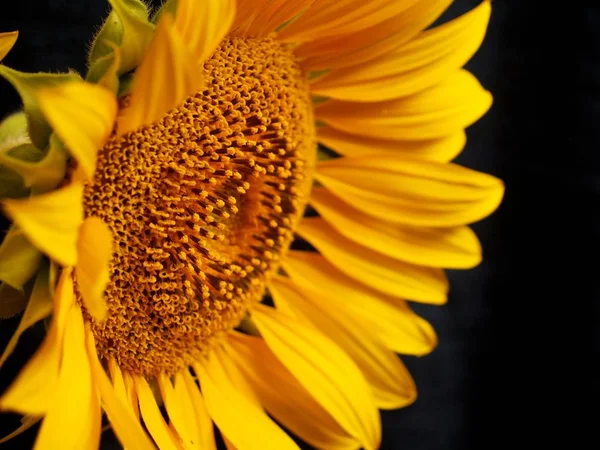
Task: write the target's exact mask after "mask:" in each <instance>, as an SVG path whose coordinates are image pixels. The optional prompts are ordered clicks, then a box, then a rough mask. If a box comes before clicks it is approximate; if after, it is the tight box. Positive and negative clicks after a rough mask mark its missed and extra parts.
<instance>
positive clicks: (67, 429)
mask: <svg viewBox="0 0 600 450" xmlns="http://www.w3.org/2000/svg"><path fill="white" fill-rule="evenodd" d="M56 399H57V401H55V402H54V403H53V404H52V406H51V407H50V408H49V410H48V413H47V414H46V416H45V417H44V420H43V422H42V426H41V427H40V432H39V433H38V437H37V440H36V442H35V446H34V449H35V450H43V449H49V450H50V449H55V448H56V445H57V443H58V442H60V448H61V449H64V450H70V449H72V450H81V449H83V448H98V446H99V445H100V420H101V419H100V404H99V402H98V398H97V394H96V390H95V389H94V388H93V385H92V373H91V370H90V364H89V361H88V357H87V354H86V348H85V335H84V329H83V316H82V314H81V309H80V308H79V306H77V305H73V307H72V308H71V310H70V311H69V314H68V317H67V321H66V329H65V338H64V348H63V353H62V362H61V368H60V378H59V381H58V385H57V388H56Z"/></svg>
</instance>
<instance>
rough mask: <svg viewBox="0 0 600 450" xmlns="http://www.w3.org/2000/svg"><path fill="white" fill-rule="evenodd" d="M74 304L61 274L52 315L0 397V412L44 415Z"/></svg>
mask: <svg viewBox="0 0 600 450" xmlns="http://www.w3.org/2000/svg"><path fill="white" fill-rule="evenodd" d="M74 302H75V295H74V292H73V279H72V277H71V273H70V271H69V270H68V269H67V270H65V271H63V273H62V275H61V278H60V281H59V283H58V287H57V289H56V293H55V295H54V314H53V319H52V322H51V324H50V329H49V330H48V334H47V335H46V338H45V339H44V341H43V342H42V345H41V346H40V348H39V349H38V350H37V351H36V353H35V354H34V355H33V357H31V359H30V360H29V361H28V362H27V364H26V365H25V367H24V368H23V369H21V371H20V372H19V375H18V376H17V378H16V379H15V381H13V383H12V385H11V386H10V387H9V388H8V389H7V390H6V392H5V393H4V394H3V396H2V397H1V398H0V409H2V410H9V411H15V412H20V413H22V414H31V415H43V414H46V413H47V412H48V411H49V410H50V408H51V407H52V406H53V404H54V403H55V401H56V389H57V386H58V384H59V367H60V362H61V358H62V348H63V336H64V333H65V328H66V322H67V317H68V315H69V313H70V311H71V308H72V307H73V304H74Z"/></svg>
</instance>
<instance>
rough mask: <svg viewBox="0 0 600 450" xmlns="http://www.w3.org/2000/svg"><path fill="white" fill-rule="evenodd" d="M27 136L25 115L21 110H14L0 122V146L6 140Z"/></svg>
mask: <svg viewBox="0 0 600 450" xmlns="http://www.w3.org/2000/svg"><path fill="white" fill-rule="evenodd" d="M24 136H27V115H26V114H25V113H24V112H23V111H18V112H15V113H13V114H11V115H9V116H7V117H6V118H5V119H4V120H3V121H2V122H0V147H5V145H3V144H4V143H5V142H6V141H12V140H15V139H19V138H22V137H24Z"/></svg>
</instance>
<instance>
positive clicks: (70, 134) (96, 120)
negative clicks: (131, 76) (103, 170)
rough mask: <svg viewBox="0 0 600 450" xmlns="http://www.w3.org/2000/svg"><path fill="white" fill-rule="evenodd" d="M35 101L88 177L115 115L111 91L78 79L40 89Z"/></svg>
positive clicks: (108, 133)
mask: <svg viewBox="0 0 600 450" xmlns="http://www.w3.org/2000/svg"><path fill="white" fill-rule="evenodd" d="M38 102H39V104H40V107H41V108H42V112H43V113H44V115H45V116H46V118H47V119H48V122H50V124H51V125H52V128H53V129H54V131H55V132H56V133H57V134H58V136H59V137H60V138H61V140H62V141H63V142H64V143H65V145H66V146H67V148H68V150H69V152H70V153H71V154H72V155H73V157H74V158H75V159H76V160H77V162H78V163H79V164H80V165H81V167H82V168H83V170H84V172H85V174H86V175H87V177H88V178H91V177H92V176H93V175H94V171H95V170H96V155H97V153H98V150H99V149H100V148H102V146H103V145H104V143H105V142H106V140H107V139H108V136H109V135H110V133H111V131H112V129H113V125H114V121H115V117H116V115H117V99H116V97H115V96H114V94H113V93H112V92H111V91H109V90H108V89H106V88H104V87H102V86H99V85H97V84H90V83H86V82H83V81H81V82H72V83H65V84H62V85H59V86H56V87H53V88H46V89H40V90H39V92H38Z"/></svg>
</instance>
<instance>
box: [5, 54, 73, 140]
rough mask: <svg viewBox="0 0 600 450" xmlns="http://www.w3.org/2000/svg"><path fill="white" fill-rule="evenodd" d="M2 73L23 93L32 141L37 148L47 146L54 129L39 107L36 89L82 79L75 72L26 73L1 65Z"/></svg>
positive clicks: (22, 97)
mask: <svg viewBox="0 0 600 450" xmlns="http://www.w3.org/2000/svg"><path fill="white" fill-rule="evenodd" d="M0 75H1V76H3V77H4V78H6V79H7V80H8V81H9V82H10V84H12V85H13V86H14V88H15V89H16V90H17V91H18V92H19V94H20V95H21V99H22V100H23V106H24V110H25V113H26V114H27V123H28V128H29V137H30V138H31V142H33V144H34V145H35V146H36V147H37V148H42V149H43V148H46V146H47V145H48V139H49V138H50V134H51V133H52V129H51V127H50V125H49V124H48V122H47V121H46V119H45V117H44V115H43V114H42V111H41V110H40V108H39V105H38V102H37V99H36V91H37V90H38V89H40V88H44V87H50V86H56V85H58V84H61V83H66V82H69V81H75V80H78V79H80V77H79V76H78V75H77V74H74V73H59V74H53V73H24V72H19V71H18V70H13V69H9V68H8V67H6V66H2V65H0Z"/></svg>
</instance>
